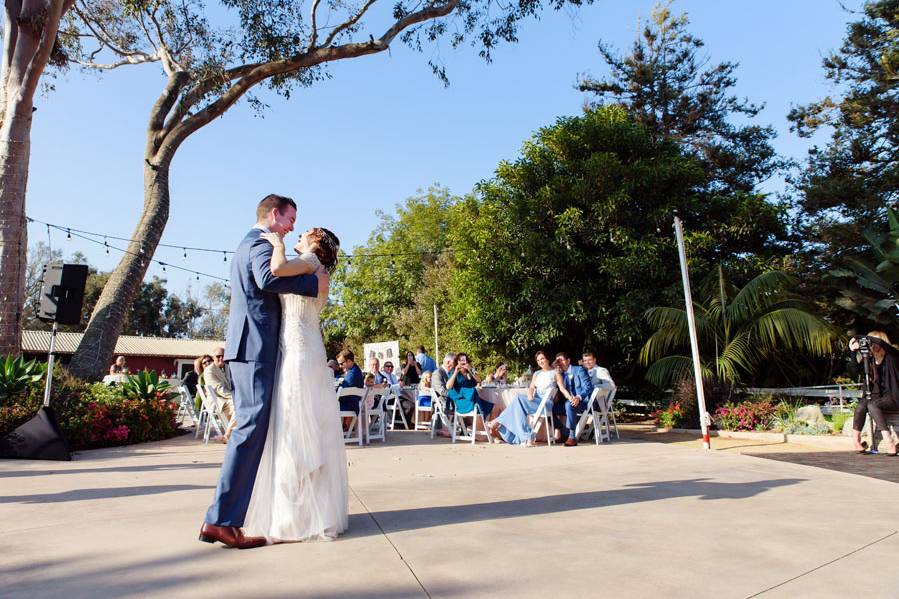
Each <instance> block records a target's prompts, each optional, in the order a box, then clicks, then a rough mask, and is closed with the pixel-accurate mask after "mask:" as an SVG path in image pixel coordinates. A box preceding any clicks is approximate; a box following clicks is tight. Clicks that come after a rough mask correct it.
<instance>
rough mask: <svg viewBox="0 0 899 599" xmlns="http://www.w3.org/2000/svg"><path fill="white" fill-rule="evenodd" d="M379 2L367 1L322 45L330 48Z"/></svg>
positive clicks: (335, 29)
mask: <svg viewBox="0 0 899 599" xmlns="http://www.w3.org/2000/svg"><path fill="white" fill-rule="evenodd" d="M377 1H378V0H366V2H365V4H363V5H362V8H360V9H359V12H357V13H356V14H355V15H353V16H352V17H350V18H349V19H347V20H346V21H344V22H343V23H341V24H340V25H338V26H337V27H335V28H334V31H332V32H331V34H330V35H328V38H327V39H326V40H325V43H324V44H322V46H324V47H327V46H330V45H331V43H332V42H333V41H334V38H336V37H337V36H338V35H339V34H340V32H341V31H346V30H347V29H349V28H350V27H352V26H353V25H355V24H356V23H358V22H359V19H361V18H362V17H363V16H364V15H365V13H366V12H368V9H369V8H371V5H372V4H374V3H375V2H377ZM310 47H312V46H310Z"/></svg>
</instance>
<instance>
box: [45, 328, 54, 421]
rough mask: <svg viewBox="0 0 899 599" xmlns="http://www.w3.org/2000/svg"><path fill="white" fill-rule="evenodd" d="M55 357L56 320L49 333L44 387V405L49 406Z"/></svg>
mask: <svg viewBox="0 0 899 599" xmlns="http://www.w3.org/2000/svg"><path fill="white" fill-rule="evenodd" d="M55 358H56V321H55V320H54V321H53V332H52V333H51V334H50V355H49V356H47V386H46V387H45V388H44V407H45V408H47V407H49V406H50V388H51V387H52V386H53V362H54V361H55Z"/></svg>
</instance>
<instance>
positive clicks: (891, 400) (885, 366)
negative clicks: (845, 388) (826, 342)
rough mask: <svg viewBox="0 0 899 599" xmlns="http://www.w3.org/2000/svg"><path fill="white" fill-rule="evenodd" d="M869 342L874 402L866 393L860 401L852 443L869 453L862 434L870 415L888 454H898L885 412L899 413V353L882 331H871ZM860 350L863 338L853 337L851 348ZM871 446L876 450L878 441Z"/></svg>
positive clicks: (857, 407) (869, 376)
mask: <svg viewBox="0 0 899 599" xmlns="http://www.w3.org/2000/svg"><path fill="white" fill-rule="evenodd" d="M865 339H866V340H867V342H868V344H869V345H870V346H871V359H869V361H868V363H869V364H868V365H869V369H870V370H869V372H868V380H869V381H870V384H871V399H870V400H869V399H868V398H866V397H865V395H864V394H862V396H861V397H860V398H859V400H858V405H857V406H856V408H855V414H854V415H853V417H852V440H853V442H854V443H855V449H856V451H858V452H860V453H868V448H867V447H865V446H864V445H863V444H862V438H861V431H862V427H864V426H865V418H866V416H867V414H870V415H871V419H872V420H874V423H875V424H876V425H877V429H878V430H879V431H880V434H881V435H882V437H883V442H884V445H886V449H887V454H888V455H897V453H896V444H895V443H894V442H893V435H892V433H891V432H890V427H889V426H888V425H887V419H886V416H885V415H884V412H899V350H897V349H896V348H895V347H893V346H892V345H891V344H890V338H889V337H887V334H886V333H884V332H882V331H871V332H870V333H868V335H867V336H866V337H865ZM859 347H860V340H859V337H853V338H852V339H851V340H850V341H849V349H851V350H852V351H858V350H859ZM871 445H872V446H873V447H871V449H872V450H873V449H876V448H877V441H876V440H874V439H872V440H871Z"/></svg>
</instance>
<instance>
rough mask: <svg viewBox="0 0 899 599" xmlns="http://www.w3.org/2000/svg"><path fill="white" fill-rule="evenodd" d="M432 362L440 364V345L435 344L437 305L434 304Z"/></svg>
mask: <svg viewBox="0 0 899 599" xmlns="http://www.w3.org/2000/svg"><path fill="white" fill-rule="evenodd" d="M434 361H435V362H437V363H438V364H439V363H440V345H438V343H437V304H434Z"/></svg>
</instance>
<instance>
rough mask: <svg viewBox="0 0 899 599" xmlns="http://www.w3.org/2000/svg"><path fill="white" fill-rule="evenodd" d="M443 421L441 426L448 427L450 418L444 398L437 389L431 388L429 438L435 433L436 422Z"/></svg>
mask: <svg viewBox="0 0 899 599" xmlns="http://www.w3.org/2000/svg"><path fill="white" fill-rule="evenodd" d="M439 422H443V426H444V427H446V428H447V430H449V429H450V418H449V416H447V409H446V400H445V399H444V398H442V397H440V394H439V393H437V390H436V389H434V388H433V387H432V388H431V425H430V428H431V438H432V439H433V438H434V435H436V434H437V428H438V423H439Z"/></svg>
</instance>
